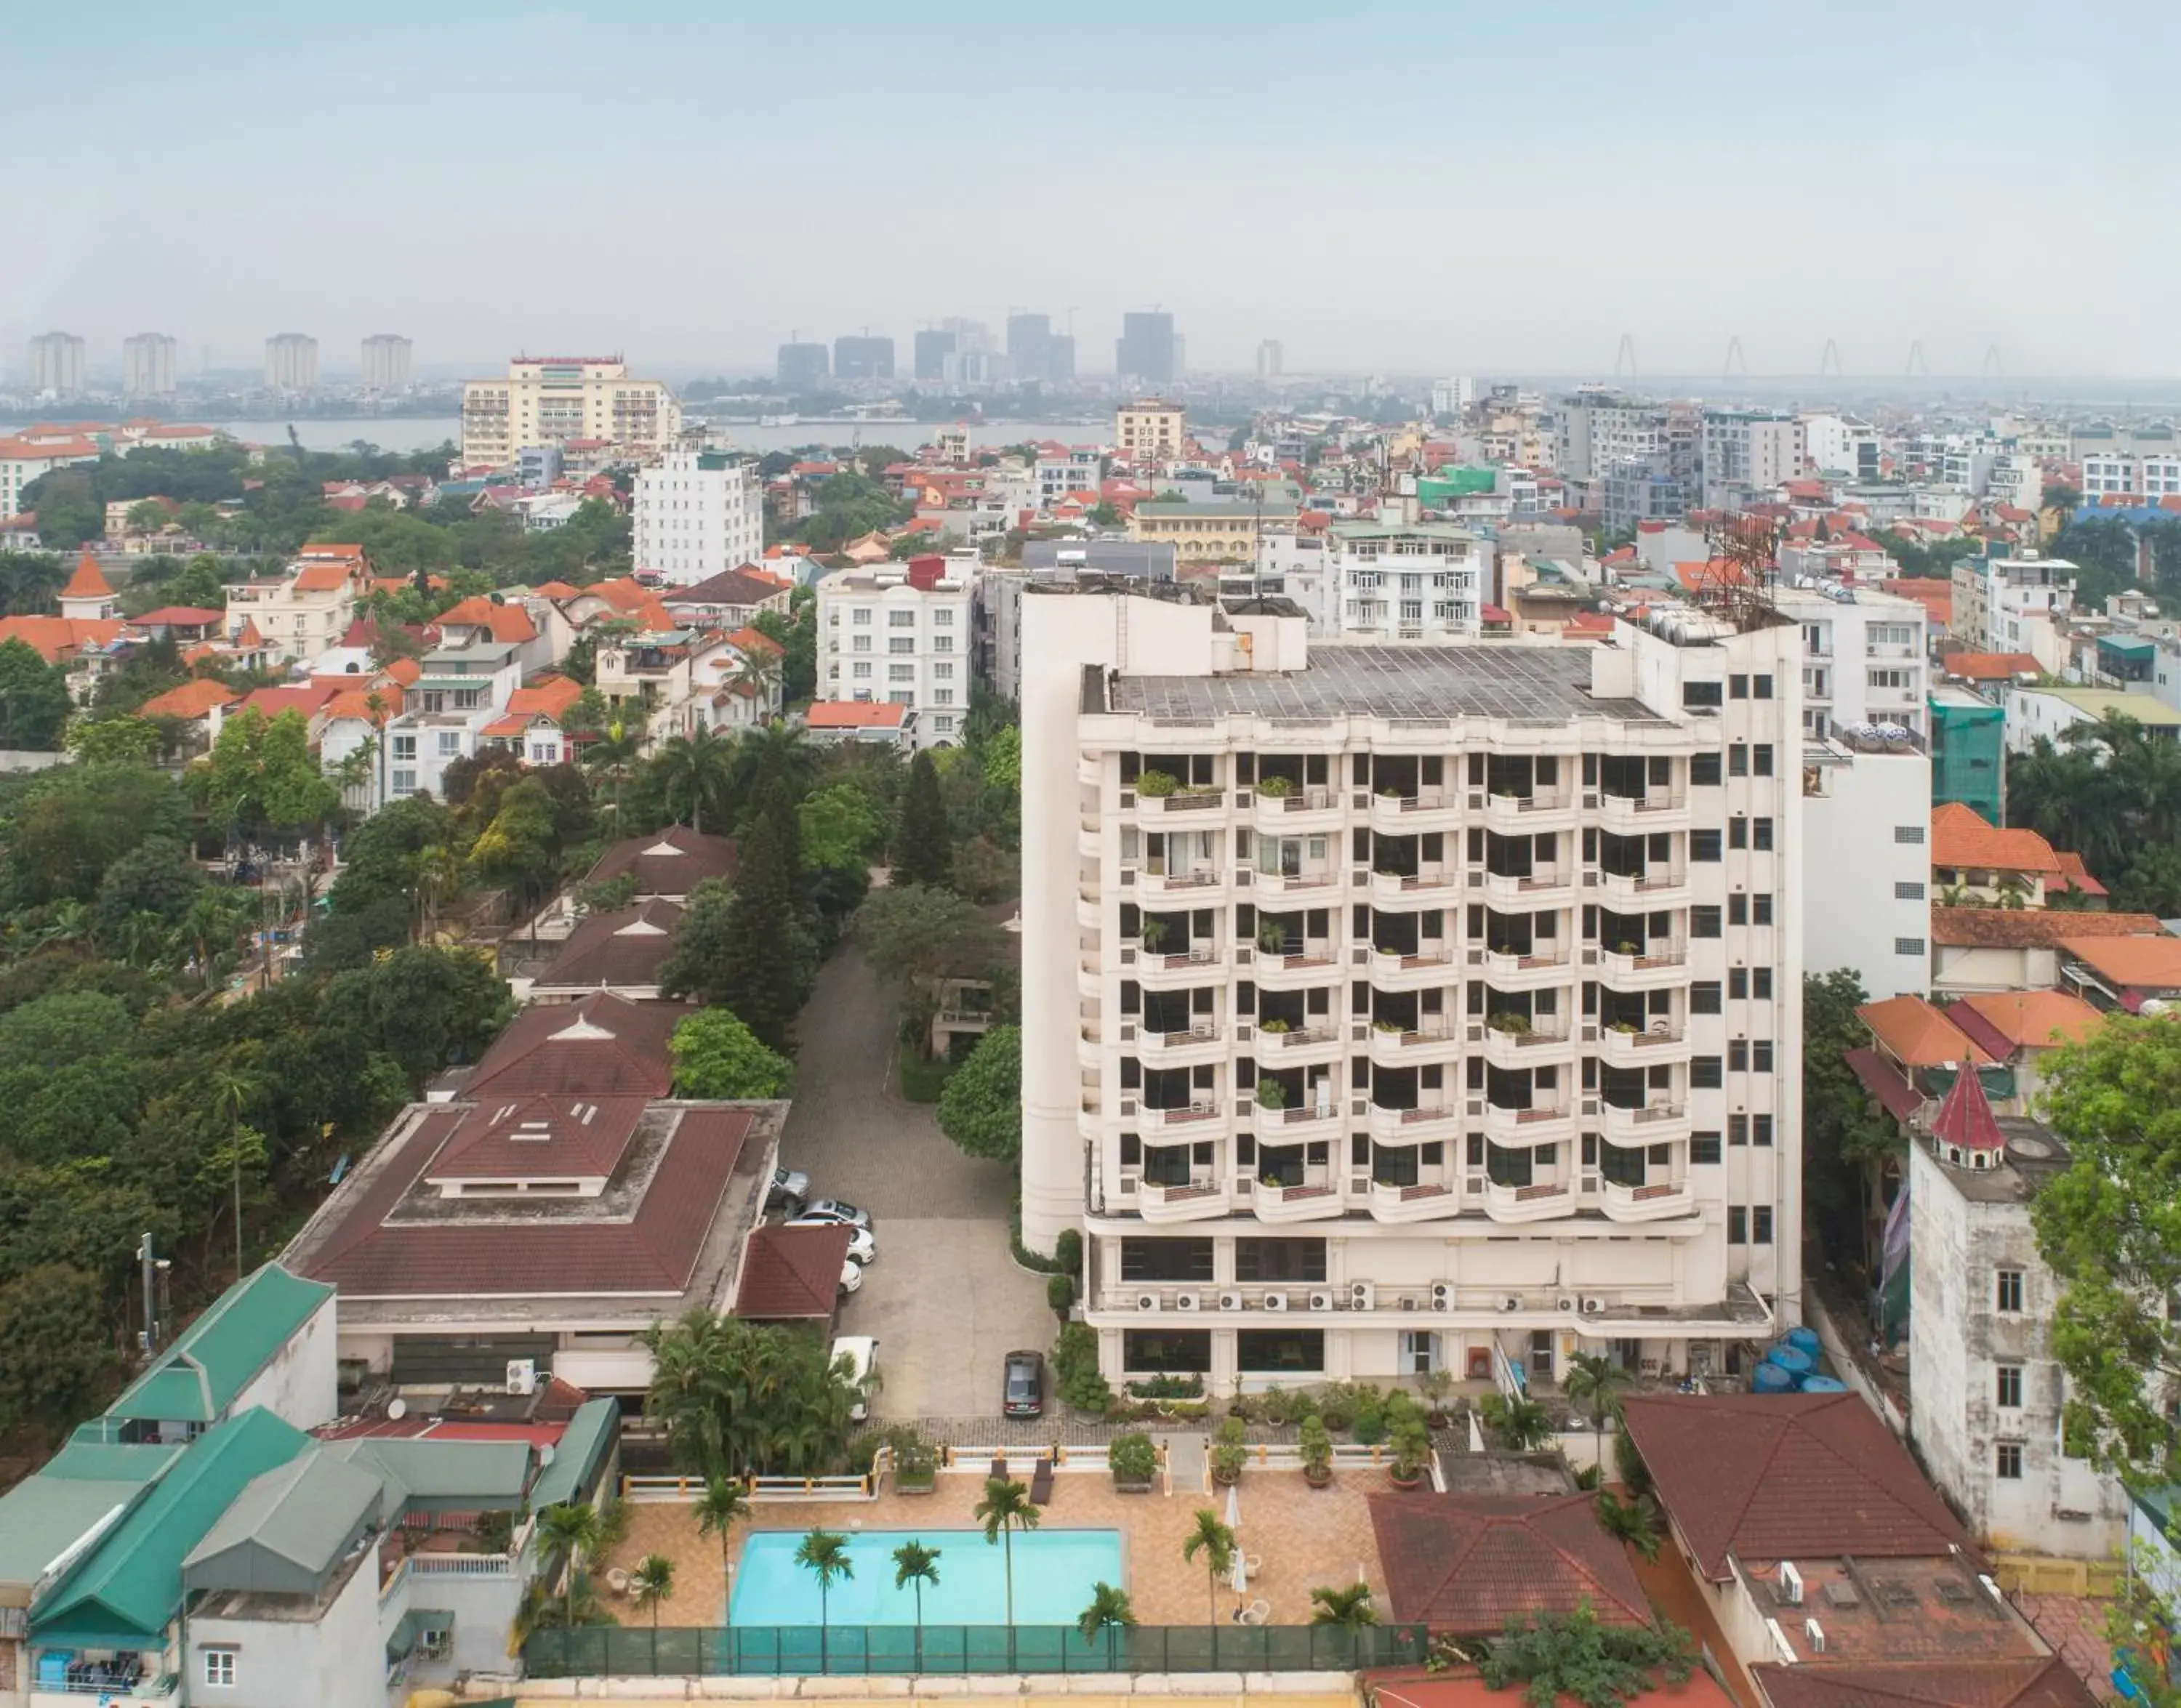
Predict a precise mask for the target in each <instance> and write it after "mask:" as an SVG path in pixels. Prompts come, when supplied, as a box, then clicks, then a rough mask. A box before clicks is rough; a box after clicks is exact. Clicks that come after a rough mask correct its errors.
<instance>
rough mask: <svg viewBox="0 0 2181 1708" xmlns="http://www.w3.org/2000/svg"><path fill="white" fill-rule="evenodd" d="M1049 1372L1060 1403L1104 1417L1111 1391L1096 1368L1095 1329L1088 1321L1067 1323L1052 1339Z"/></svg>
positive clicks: (1096, 1334)
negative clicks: (1052, 1377)
mask: <svg viewBox="0 0 2181 1708" xmlns="http://www.w3.org/2000/svg"><path fill="white" fill-rule="evenodd" d="M1052 1373H1053V1376H1054V1378H1055V1380H1056V1381H1057V1384H1058V1386H1059V1390H1060V1398H1061V1402H1062V1403H1063V1404H1064V1405H1066V1406H1068V1407H1069V1408H1071V1409H1073V1410H1075V1411H1079V1412H1089V1413H1093V1414H1094V1415H1096V1416H1099V1417H1103V1416H1104V1415H1105V1414H1106V1412H1107V1408H1109V1407H1111V1406H1112V1405H1113V1389H1112V1388H1110V1387H1108V1386H1107V1384H1106V1378H1105V1377H1104V1376H1102V1375H1100V1374H1099V1371H1098V1331H1097V1330H1096V1329H1094V1328H1092V1327H1091V1325H1090V1324H1088V1323H1069V1324H1068V1325H1067V1326H1065V1327H1064V1328H1063V1329H1062V1330H1061V1331H1060V1333H1059V1336H1057V1338H1056V1339H1055V1340H1054V1342H1053V1343H1052Z"/></svg>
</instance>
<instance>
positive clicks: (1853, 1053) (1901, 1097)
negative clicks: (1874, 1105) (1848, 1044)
mask: <svg viewBox="0 0 2181 1708" xmlns="http://www.w3.org/2000/svg"><path fill="white" fill-rule="evenodd" d="M1841 1059H1842V1060H1843V1061H1846V1062H1847V1065H1848V1067H1849V1069H1850V1070H1851V1071H1852V1072H1853V1073H1854V1075H1855V1077H1857V1078H1858V1080H1860V1081H1862V1082H1863V1088H1864V1090H1865V1091H1867V1092H1869V1094H1871V1095H1872V1096H1873V1097H1875V1098H1876V1099H1878V1101H1879V1105H1880V1107H1882V1108H1883V1109H1884V1110H1886V1113H1887V1114H1889V1115H1891V1116H1892V1117H1893V1118H1894V1119H1895V1120H1896V1121H1908V1120H1909V1119H1910V1118H1911V1117H1912V1116H1914V1114H1915V1113H1916V1111H1917V1110H1919V1109H1921V1108H1922V1107H1923V1106H1924V1094H1923V1093H1922V1092H1920V1091H1919V1090H1917V1089H1916V1088H1915V1087H1914V1086H1913V1085H1911V1084H1909V1083H1908V1077H1907V1076H1906V1075H1905V1074H1903V1073H1902V1072H1901V1070H1900V1069H1899V1068H1897V1067H1896V1066H1894V1065H1893V1064H1892V1063H1891V1062H1890V1061H1887V1060H1886V1058H1885V1057H1884V1056H1882V1055H1880V1054H1879V1053H1878V1052H1877V1051H1876V1050H1846V1051H1844V1052H1842V1055H1841Z"/></svg>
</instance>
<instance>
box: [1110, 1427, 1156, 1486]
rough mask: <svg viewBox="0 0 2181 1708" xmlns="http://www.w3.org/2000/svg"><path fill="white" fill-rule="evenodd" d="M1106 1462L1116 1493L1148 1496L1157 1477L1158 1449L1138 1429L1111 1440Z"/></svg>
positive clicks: (1147, 1436)
mask: <svg viewBox="0 0 2181 1708" xmlns="http://www.w3.org/2000/svg"><path fill="white" fill-rule="evenodd" d="M1106 1463H1107V1466H1108V1467H1109V1468H1111V1469H1112V1471H1113V1492H1114V1493H1115V1494H1117V1495H1148V1494H1149V1493H1151V1484H1152V1483H1153V1482H1154V1481H1156V1480H1157V1477H1158V1449H1157V1448H1156V1447H1154V1446H1152V1445H1151V1437H1150V1436H1149V1435H1146V1434H1145V1433H1144V1432H1143V1431H1142V1430H1129V1431H1128V1432H1127V1433H1126V1434H1125V1435H1116V1436H1114V1437H1113V1441H1112V1443H1111V1445H1109V1446H1107V1449H1106Z"/></svg>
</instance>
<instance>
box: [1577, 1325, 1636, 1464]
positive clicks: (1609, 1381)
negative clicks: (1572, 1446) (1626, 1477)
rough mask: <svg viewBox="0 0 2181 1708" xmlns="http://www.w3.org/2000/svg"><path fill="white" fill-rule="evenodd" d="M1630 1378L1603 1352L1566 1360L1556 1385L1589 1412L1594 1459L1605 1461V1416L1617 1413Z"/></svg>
mask: <svg viewBox="0 0 2181 1708" xmlns="http://www.w3.org/2000/svg"><path fill="white" fill-rule="evenodd" d="M1632 1380H1634V1378H1632V1376H1631V1375H1629V1374H1628V1372H1627V1370H1626V1369H1625V1368H1624V1367H1622V1366H1621V1365H1620V1364H1615V1363H1614V1362H1613V1360H1612V1359H1611V1358H1607V1357H1606V1356H1605V1354H1604V1353H1576V1355H1575V1356H1574V1357H1573V1358H1570V1359H1569V1360H1568V1370H1567V1375H1565V1377H1564V1378H1562V1380H1561V1383H1560V1387H1561V1391H1562V1392H1564V1393H1565V1395H1566V1396H1567V1402H1568V1403H1569V1404H1570V1405H1571V1406H1580V1407H1582V1408H1584V1409H1585V1410H1587V1411H1588V1412H1589V1413H1591V1431H1592V1436H1593V1442H1594V1444H1595V1449H1596V1452H1597V1456H1598V1464H1599V1466H1600V1467H1603V1466H1604V1463H1605V1420H1606V1419H1607V1418H1608V1417H1613V1418H1618V1417H1619V1416H1620V1415H1621V1391H1622V1390H1623V1389H1624V1388H1626V1387H1627V1386H1629V1385H1630V1384H1631V1382H1632ZM1601 1474H1602V1472H1601Z"/></svg>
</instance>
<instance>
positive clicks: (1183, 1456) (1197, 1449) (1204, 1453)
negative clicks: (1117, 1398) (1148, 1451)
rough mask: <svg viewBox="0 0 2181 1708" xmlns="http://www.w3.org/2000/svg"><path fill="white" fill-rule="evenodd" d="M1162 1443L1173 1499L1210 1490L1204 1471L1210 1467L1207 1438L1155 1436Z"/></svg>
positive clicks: (1200, 1436)
mask: <svg viewBox="0 0 2181 1708" xmlns="http://www.w3.org/2000/svg"><path fill="white" fill-rule="evenodd" d="M1151 1439H1152V1440H1153V1441H1164V1442H1165V1443H1166V1466H1167V1471H1168V1475H1169V1476H1170V1477H1171V1478H1172V1479H1173V1491H1174V1493H1175V1494H1176V1495H1201V1494H1203V1493H1205V1492H1206V1490H1209V1489H1210V1488H1211V1486H1212V1483H1211V1479H1210V1478H1209V1477H1208V1476H1207V1475H1206V1471H1207V1469H1208V1468H1209V1466H1210V1463H1211V1446H1212V1441H1211V1437H1210V1436H1208V1435H1195V1434H1190V1435H1153V1436H1152V1437H1151Z"/></svg>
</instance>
